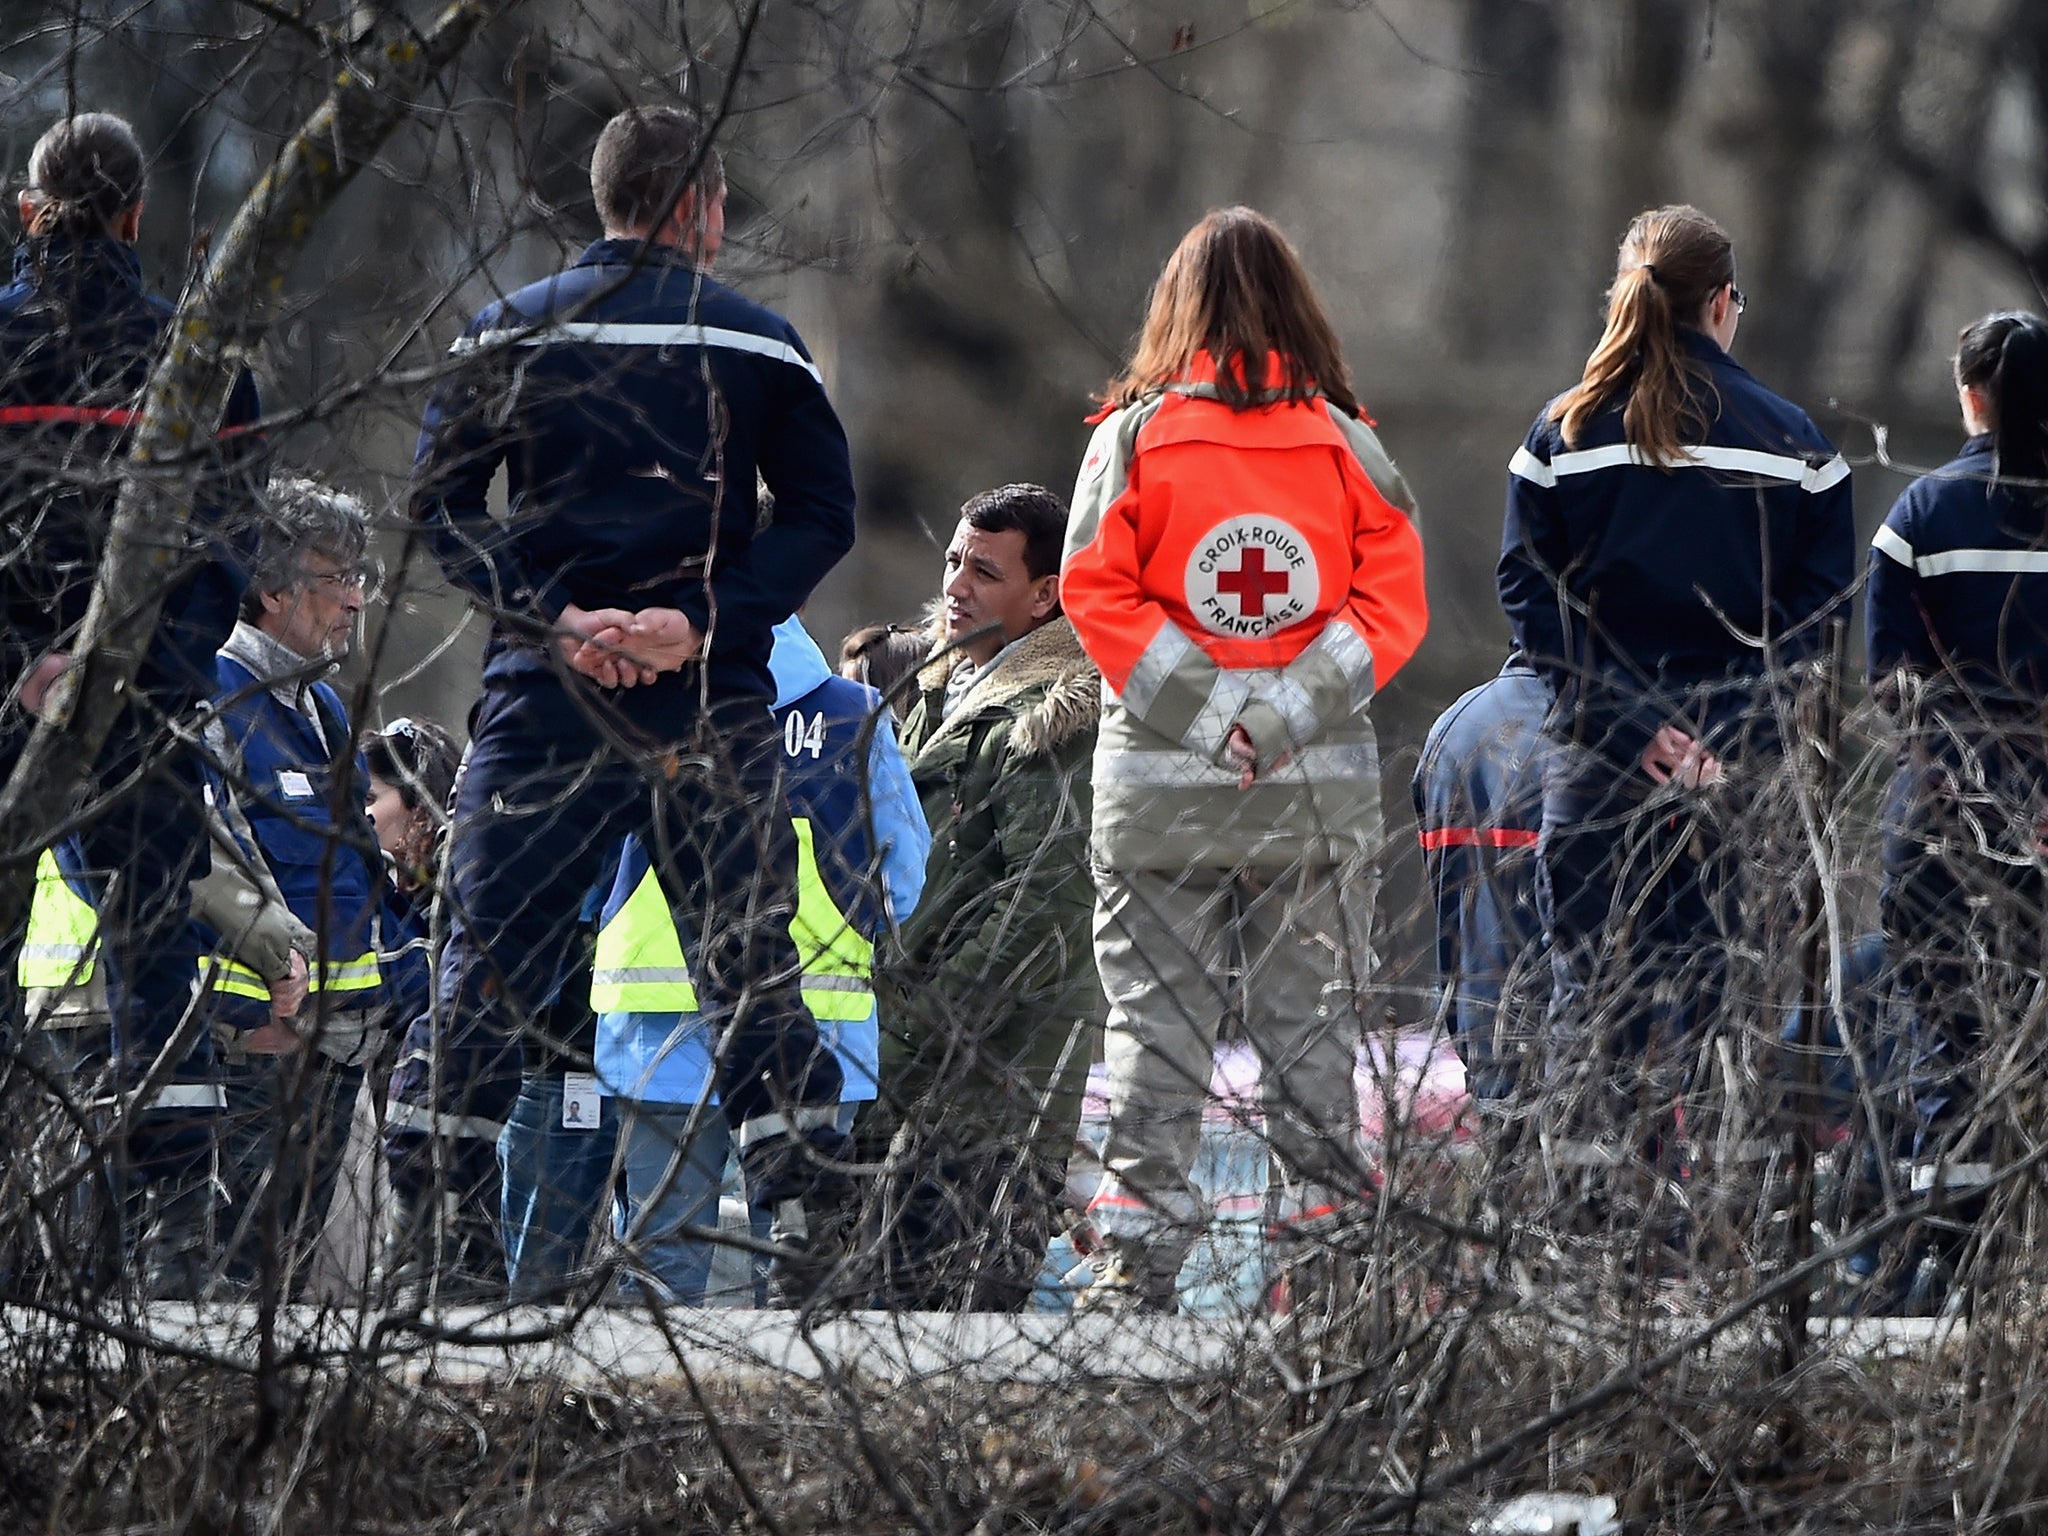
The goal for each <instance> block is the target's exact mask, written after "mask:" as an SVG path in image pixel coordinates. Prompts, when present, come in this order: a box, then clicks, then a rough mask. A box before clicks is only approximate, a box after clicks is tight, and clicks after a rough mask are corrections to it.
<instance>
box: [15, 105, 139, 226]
mask: <svg viewBox="0 0 2048 1536" xmlns="http://www.w3.org/2000/svg"><path fill="white" fill-rule="evenodd" d="M142 192H143V166H142V145H141V144H140V143H139V142H138V141H137V140H136V137H135V130H134V129H133V128H131V127H129V125H128V123H127V121H126V120H125V119H123V118H118V117H116V116H114V115H113V113H111V112H82V113H80V114H79V115H78V116H77V117H67V118H64V119H62V120H61V121H59V122H57V123H54V124H52V125H51V126H50V127H49V128H48V129H46V130H45V131H44V133H43V136H42V137H41V138H40V139H37V140H36V147H35V148H34V150H32V151H31V152H30V154H29V159H28V199H29V203H30V205H31V212H30V214H29V225H28V232H29V234H30V235H31V236H34V237H37V238H47V237H49V236H52V235H59V236H69V237H71V238H74V239H81V240H95V239H105V238H107V237H108V236H110V235H112V234H113V233H114V226H115V225H116V224H117V223H118V222H119V221H120V218H121V215H123V214H124V213H127V212H128V211H129V210H130V209H132V208H134V207H136V206H137V205H138V204H140V203H141V201H142Z"/></svg>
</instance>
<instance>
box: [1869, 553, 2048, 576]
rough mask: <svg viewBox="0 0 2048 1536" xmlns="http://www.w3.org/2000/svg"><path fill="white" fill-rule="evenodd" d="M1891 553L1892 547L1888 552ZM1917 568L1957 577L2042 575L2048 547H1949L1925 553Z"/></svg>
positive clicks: (2047, 562) (2047, 568)
mask: <svg viewBox="0 0 2048 1536" xmlns="http://www.w3.org/2000/svg"><path fill="white" fill-rule="evenodd" d="M1886 553H1887V554H1889V553H1890V551H1889V550H1887V551H1886ZM1913 569H1914V570H1916V571H1918V572H1919V573H1920V574H1921V575H1922V576H1957V575H1964V574H1968V573H1981V574H1995V575H2001V576H2022V575H2027V574H2030V573H2031V574H2034V575H2039V574H2040V573H2042V572H2044V571H2048V550H2041V549H1945V550H1943V551H1942V552H1941V553H1940V554H1938V555H1921V556H1919V557H1917V558H1916V559H1915V560H1914V561H1913Z"/></svg>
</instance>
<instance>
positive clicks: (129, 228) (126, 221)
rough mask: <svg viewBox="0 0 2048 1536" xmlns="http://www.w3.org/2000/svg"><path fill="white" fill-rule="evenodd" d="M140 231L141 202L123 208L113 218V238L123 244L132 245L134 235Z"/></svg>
mask: <svg viewBox="0 0 2048 1536" xmlns="http://www.w3.org/2000/svg"><path fill="white" fill-rule="evenodd" d="M141 233H142V204H140V203H137V204H136V205H135V206H134V207H133V208H129V209H127V210H125V211H124V212H123V213H122V214H121V215H120V216H119V217H118V218H116V219H115V220H114V238H115V239H116V240H119V241H121V242H122V243H123V244H125V245H133V244H134V243H135V238H136V236H138V235H140V234H141Z"/></svg>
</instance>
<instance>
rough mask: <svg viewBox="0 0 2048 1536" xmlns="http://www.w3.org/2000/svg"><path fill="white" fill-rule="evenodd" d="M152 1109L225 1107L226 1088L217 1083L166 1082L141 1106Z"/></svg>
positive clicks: (226, 1100) (226, 1103)
mask: <svg viewBox="0 0 2048 1536" xmlns="http://www.w3.org/2000/svg"><path fill="white" fill-rule="evenodd" d="M142 1107H143V1108H144V1109H145V1110H152V1109H226V1108H227V1107H228V1095H227V1090H226V1089H225V1088H223V1087H221V1085H220V1084H219V1083H166V1084H165V1085H164V1086H163V1087H161V1088H159V1089H157V1091H156V1092H155V1093H153V1094H151V1095H150V1096H149V1102H148V1103H147V1104H145V1105H143V1106H142Z"/></svg>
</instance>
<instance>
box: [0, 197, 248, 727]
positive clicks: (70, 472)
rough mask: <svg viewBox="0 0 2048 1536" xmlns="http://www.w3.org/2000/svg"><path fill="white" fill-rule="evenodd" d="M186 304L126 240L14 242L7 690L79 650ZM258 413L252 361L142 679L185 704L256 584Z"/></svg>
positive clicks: (6, 382) (6, 349)
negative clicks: (110, 532)
mask: <svg viewBox="0 0 2048 1536" xmlns="http://www.w3.org/2000/svg"><path fill="white" fill-rule="evenodd" d="M173 313H174V310H173V306H172V305H171V304H170V303H168V302H167V301H166V300H164V299H163V298H161V297H159V296H158V295H155V294H152V293H150V292H148V291H147V290H146V289H144V287H143V286H142V262H141V259H140V258H139V257H138V256H137V255H136V254H135V248H134V247H133V246H131V245H128V244H126V243H124V242H122V241H119V240H111V239H105V240H80V239H72V238H67V237H55V236H53V237H50V238H47V239H40V238H39V239H32V240H30V241H28V242H27V243H25V244H23V245H22V246H20V247H18V248H17V249H16V251H15V253H14V281H13V283H12V284H11V285H10V286H9V287H7V288H6V289H4V290H0V608H4V619H5V625H6V628H5V631H4V639H0V645H4V647H5V651H4V661H0V665H4V669H5V675H4V677H0V688H4V687H5V686H7V685H10V684H12V682H13V681H14V679H15V678H17V677H19V676H20V675H21V673H22V671H23V669H24V668H26V667H27V666H28V665H30V664H31V663H33V662H34V661H35V659H36V658H37V657H39V656H41V655H42V654H43V653H44V652H46V651H50V650H62V649H65V648H66V647H68V646H69V645H70V643H71V642H72V640H73V639H74V638H75V637H76V632H77V630H78V626H79V625H80V624H81V623H82V622H83V620H84V618H85V609H86V604H87V601H88V600H89V599H90V597H91V595H92V584H93V578H94V576H95V574H96V573H97V571H98V567H99V560H100V554H101V551H102V550H103V548H104V546H105V543H106V536H107V527H108V525H109V524H110V523H111V522H112V520H113V516H114V504H115V502H116V501H117V500H118V499H119V496H120V489H121V468H122V460H123V459H124V458H125V456H126V454H127V450H128V437H129V429H130V428H131V427H132V426H133V425H134V423H135V421H136V418H137V413H138V411H139V409H140V406H141V403H142V394H143V389H144V386H146V385H147V384H148V382H149V374H150V369H151V368H152V367H153V366H154V364H155V362H156V359H157V355H158V353H159V352H161V351H162V349H163V343H164V336H165V332H166V331H167V329H168V327H169V324H170V320H171V316H172V314H173ZM258 414H259V408H258V404H257V399H256V386H255V384H254V383H253V382H252V381H251V379H250V378H249V376H248V374H246V373H244V374H242V375H241V376H240V377H239V378H238V379H237V380H236V382H235V385H234V388H233V391H232V393H231V394H230V396H229V399H228V406H227V413H226V416H225V419H224V420H223V422H222V424H221V438H220V447H219V453H218V455H217V456H216V457H215V458H214V459H213V460H212V461H211V462H210V463H209V465H208V474H207V479H206V482H205V483H203V484H202V485H201V487H200V495H199V496H198V499H197V502H196V505H195V517H194V523H193V527H192V530H191V532H192V535H193V548H192V553H191V556H190V559H189V561H188V562H187V564H186V566H185V568H184V569H183V570H182V571H181V572H180V573H179V574H178V575H177V576H176V578H175V582H176V584H175V585H174V586H173V587H172V588H171V590H170V591H169V592H168V593H167V594H166V596H165V600H164V606H163V615H162V619H161V620H160V623H159V627H158V631H157V635H156V638H155V642H154V643H153V645H152V646H151V649H150V651H149V652H148V654H147V655H146V656H145V658H144V661H143V667H142V671H141V674H140V677H139V682H140V685H141V686H142V687H143V688H145V689H147V690H149V691H151V692H152V693H162V692H163V690H166V689H168V690H169V694H168V698H169V699H170V700H173V701H175V700H191V699H199V698H203V697H205V696H206V694H207V693H208V692H209V691H211V686H212V681H211V680H212V677H213V653H214V652H215V651H216V650H218V649H219V647H220V644H221V642H222V641H224V640H226V639H227V637H228V633H229V631H230V630H232V629H233V628H234V627H235V613H236V607H237V605H238V603H239V602H240V600H241V596H242V591H243V589H244V588H245V587H246V586H247V585H248V581H249V570H250V568H251V566H252V565H253V563H254V555H255V541H256V522H255V519H254V518H253V516H251V515H250V514H251V512H252V511H253V508H254V505H255V503H254V491H255V479H254V477H255V474H256V455H257V448H258V439H257V437H256V435H255V434H253V433H251V432H250V431H248V428H249V427H250V426H251V425H252V424H253V423H254V422H255V421H256V418H257V416H258Z"/></svg>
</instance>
